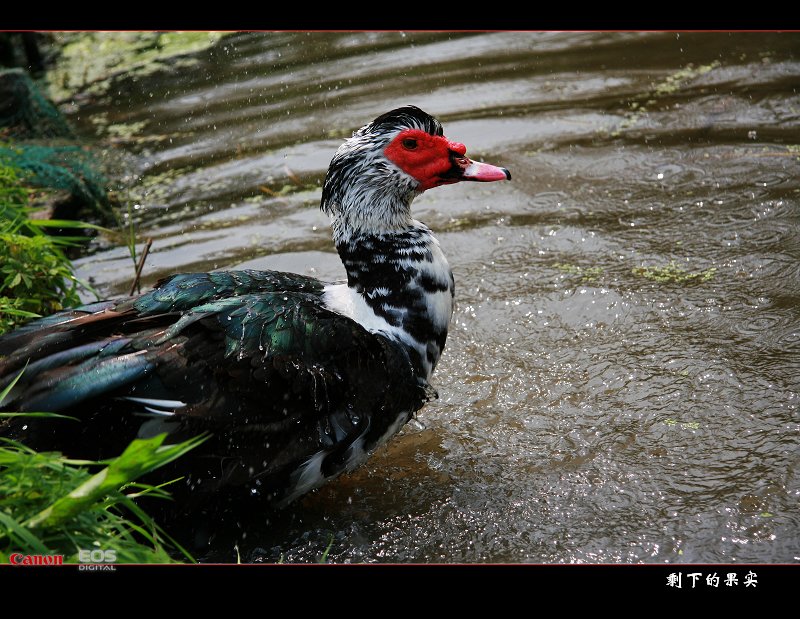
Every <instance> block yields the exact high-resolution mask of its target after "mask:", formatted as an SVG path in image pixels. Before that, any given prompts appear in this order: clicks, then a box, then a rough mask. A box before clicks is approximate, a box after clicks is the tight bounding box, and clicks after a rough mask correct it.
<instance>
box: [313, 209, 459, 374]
mask: <svg viewBox="0 0 800 619" xmlns="http://www.w3.org/2000/svg"><path fill="white" fill-rule="evenodd" d="M336 249H337V250H338V251H339V256H340V257H341V259H342V262H343V263H344V266H345V269H346V270H347V286H346V287H345V286H340V287H329V288H328V290H327V291H326V294H327V295H328V296H327V298H326V301H327V303H328V305H329V306H330V307H331V308H332V309H335V310H337V311H340V312H341V313H344V314H346V315H349V316H350V317H351V318H353V319H354V320H356V321H357V322H359V323H361V324H362V325H363V326H364V327H365V328H366V329H368V330H369V331H372V332H375V333H383V334H384V335H386V336H388V337H391V338H394V339H396V340H398V341H400V342H401V343H403V344H404V345H405V346H406V347H407V348H408V351H409V355H410V358H411V362H412V364H413V365H414V367H415V369H416V371H417V375H418V376H419V377H420V378H422V379H424V380H426V381H427V380H428V379H429V378H430V375H431V373H432V372H433V370H434V368H435V367H436V363H437V362H438V361H439V356H440V355H441V353H442V349H443V348H444V344H445V340H446V339H447V329H448V327H449V325H450V317H451V315H452V309H453V294H454V283H453V274H452V271H451V270H450V266H449V265H448V264H447V259H446V258H445V257H444V254H443V253H442V250H441V249H440V248H439V243H438V241H437V240H436V238H435V237H434V236H433V234H432V233H431V231H430V230H429V229H428V228H427V226H425V225H424V224H422V223H420V222H418V221H414V220H411V221H410V223H409V225H408V226H407V227H406V228H405V229H403V230H401V231H393V232H391V233H388V232H387V233H380V234H368V233H360V234H356V235H352V236H350V237H348V238H339V239H337V244H336Z"/></svg>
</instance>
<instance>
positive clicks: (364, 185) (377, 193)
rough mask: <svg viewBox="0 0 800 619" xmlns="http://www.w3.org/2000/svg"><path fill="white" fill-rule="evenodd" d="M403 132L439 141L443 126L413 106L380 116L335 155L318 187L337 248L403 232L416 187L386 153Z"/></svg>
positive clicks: (410, 223) (417, 184) (417, 186)
mask: <svg viewBox="0 0 800 619" xmlns="http://www.w3.org/2000/svg"><path fill="white" fill-rule="evenodd" d="M406 129H420V130H422V131H425V132H426V133H429V134H430V135H435V136H441V135H443V129H442V125H441V123H440V122H439V121H438V120H436V119H435V118H434V117H433V116H431V115H430V114H427V113H425V112H423V111H422V110H421V109H419V108H418V107H416V106H414V105H407V106H404V107H400V108H397V109H395V110H392V111H390V112H386V113H385V114H382V115H380V116H378V117H377V118H376V119H375V120H373V121H372V122H371V123H369V124H367V125H365V126H363V127H361V129H359V130H358V131H356V132H355V133H353V137H351V138H350V139H348V140H347V141H345V142H344V144H342V145H341V146H340V147H339V149H338V150H337V151H336V154H335V155H334V156H333V159H332V160H331V164H330V167H329V168H328V174H327V176H326V177H325V183H324V185H323V187H322V201H321V204H320V207H321V208H322V210H323V211H324V212H325V213H327V214H328V215H330V217H331V227H332V229H333V239H334V242H335V243H336V245H337V246H338V245H339V244H341V243H345V242H347V241H349V240H350V239H351V238H353V237H355V236H361V235H370V234H385V233H392V232H400V231H403V230H407V229H408V228H409V227H410V226H411V225H412V219H411V202H412V201H413V199H414V198H415V197H416V196H418V195H419V194H420V193H421V192H420V190H419V185H420V183H419V181H418V180H417V179H415V178H414V177H412V176H410V175H409V174H407V173H406V172H404V171H403V170H401V169H400V168H399V167H398V166H397V165H395V164H394V163H393V162H392V161H390V160H389V159H388V158H387V157H386V156H385V155H384V150H385V149H386V147H387V146H388V145H389V144H390V143H391V141H392V140H393V139H394V138H395V137H396V136H397V135H398V134H399V133H400V132H401V131H404V130H406Z"/></svg>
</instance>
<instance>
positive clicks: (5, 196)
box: [0, 165, 97, 333]
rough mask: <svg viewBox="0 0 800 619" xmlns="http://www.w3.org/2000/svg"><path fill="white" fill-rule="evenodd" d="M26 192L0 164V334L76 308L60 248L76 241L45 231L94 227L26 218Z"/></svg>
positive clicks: (74, 283)
mask: <svg viewBox="0 0 800 619" xmlns="http://www.w3.org/2000/svg"><path fill="white" fill-rule="evenodd" d="M28 199H29V190H28V189H26V188H25V187H24V186H23V184H22V182H21V181H20V179H19V177H18V175H17V172H16V171H15V170H14V168H12V167H9V166H5V165H0V333H4V332H5V331H8V330H10V329H12V328H14V327H16V326H18V325H19V324H22V323H23V322H25V321H26V320H27V319H29V318H33V317H36V316H40V315H45V314H50V313H52V312H55V311H58V310H60V309H63V308H64V307H70V306H74V305H79V304H80V297H79V295H78V290H79V288H81V287H83V288H86V289H89V287H88V286H87V285H86V284H84V283H83V282H81V281H80V280H78V279H77V278H76V277H75V275H74V274H73V273H72V266H71V263H70V261H69V259H68V258H67V257H66V256H65V255H64V253H63V252H62V250H61V248H62V247H64V246H65V245H70V244H74V243H75V241H76V239H75V237H55V236H50V235H48V234H46V233H45V231H44V228H46V227H51V226H58V227H62V228H83V227H95V228H97V226H91V225H90V224H82V223H78V222H72V221H59V220H36V219H29V215H30V209H29V208H28Z"/></svg>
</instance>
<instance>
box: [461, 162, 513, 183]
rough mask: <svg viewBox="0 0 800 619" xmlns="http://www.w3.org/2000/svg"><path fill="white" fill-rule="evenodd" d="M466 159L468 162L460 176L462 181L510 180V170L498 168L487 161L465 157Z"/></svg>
mask: <svg viewBox="0 0 800 619" xmlns="http://www.w3.org/2000/svg"><path fill="white" fill-rule="evenodd" d="M467 161H468V162H469V163H468V164H467V166H466V167H465V168H464V175H463V176H462V177H461V180H462V181H480V182H484V183H487V182H491V181H510V180H511V172H509V171H508V170H506V169H505V168H498V167H497V166H494V165H490V164H488V163H478V162H477V161H472V160H471V159H467Z"/></svg>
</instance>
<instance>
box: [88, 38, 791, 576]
mask: <svg viewBox="0 0 800 619" xmlns="http://www.w3.org/2000/svg"><path fill="white" fill-rule="evenodd" d="M197 59H198V60H199V62H198V63H196V64H195V65H193V66H191V67H188V68H187V67H185V66H181V67H180V68H175V69H172V70H169V69H167V70H166V71H162V72H159V73H155V74H153V75H150V76H140V77H137V78H127V79H121V80H118V81H117V82H116V83H115V84H114V87H113V88H111V89H110V90H109V94H108V95H107V96H106V97H105V98H104V99H102V100H100V101H96V102H94V103H90V104H85V105H84V106H83V107H81V108H79V110H78V112H76V113H75V114H74V115H73V118H74V119H75V122H76V124H78V125H79V126H81V127H82V129H83V130H84V132H85V133H86V134H93V133H95V132H98V133H99V137H100V138H101V139H103V138H105V137H106V135H105V134H104V129H103V126H102V125H96V124H94V123H92V122H91V119H92V118H93V117H96V116H98V115H100V114H103V113H104V114H106V115H107V118H108V121H109V122H113V123H115V124H118V125H119V124H129V125H132V126H133V125H134V123H144V124H143V128H142V129H141V130H140V131H139V133H138V135H137V136H136V139H135V140H130V141H128V142H127V143H125V144H123V145H122V146H119V145H117V146H116V147H114V148H110V152H109V157H110V159H114V160H117V162H118V163H117V165H119V166H120V167H121V168H123V169H124V170H125V171H126V173H127V174H129V175H130V176H131V177H132V179H133V180H132V182H131V183H130V186H129V188H128V189H125V190H124V191H123V192H122V196H123V199H127V200H130V201H131V202H135V203H136V204H139V205H140V208H139V209H137V210H136V211H135V212H134V215H135V220H136V223H137V229H138V234H139V237H140V238H141V239H145V238H147V237H152V238H153V239H154V244H153V250H152V252H151V254H150V258H149V259H148V264H147V269H146V277H145V283H146V284H151V283H153V282H155V281H156V280H157V279H158V278H159V277H162V276H164V275H166V274H169V273H173V272H175V271H180V270H208V269H216V268H220V269H221V268H238V267H247V268H274V269H280V270H291V271H297V272H300V273H306V274H313V275H316V276H318V277H322V278H325V279H334V278H338V277H340V276H341V275H342V274H343V270H342V268H341V265H340V264H339V262H338V258H337V256H336V254H335V252H334V251H333V247H332V244H331V241H330V237H329V230H328V227H327V219H326V218H325V217H324V216H323V215H322V214H320V213H319V212H318V209H317V204H318V201H319V194H320V190H319V186H320V182H321V180H322V178H323V176H324V173H325V168H326V166H327V164H328V161H329V160H330V157H331V155H332V154H333V152H334V151H335V149H336V147H337V146H338V144H339V143H340V141H341V138H342V136H345V135H348V134H349V132H351V131H352V130H353V129H355V128H357V127H359V126H360V125H362V124H364V123H365V122H367V121H368V120H370V119H372V118H374V117H375V116H377V115H378V114H380V113H382V112H384V111H386V110H388V109H391V108H393V107H396V106H398V105H401V104H405V103H414V104H416V105H419V106H420V107H422V108H423V109H425V110H426V111H429V112H431V113H433V114H435V115H436V116H438V117H439V118H440V119H441V120H442V121H443V123H444V125H445V130H446V135H448V136H449V137H450V138H451V139H455V140H458V141H461V142H464V143H465V144H467V146H468V148H469V153H470V154H471V155H472V156H473V157H477V158H481V157H485V158H486V159H487V160H490V161H492V162H493V163H495V164H498V165H503V166H505V167H508V168H509V169H510V170H512V172H513V177H514V180H513V182H511V183H506V184H501V185H497V186H492V187H491V188H483V187H480V186H477V187H476V186H470V187H460V186H458V185H455V186H451V187H445V188H441V189H437V190H436V191H433V192H429V193H428V194H426V195H424V196H423V197H421V198H420V199H418V200H417V202H415V212H416V215H417V217H418V218H419V219H421V220H422V221H425V222H426V223H428V225H430V226H431V227H432V228H433V229H434V230H436V231H437V232H438V236H439V239H440V241H441V244H442V247H443V248H444V250H445V253H446V254H447V255H448V257H449V258H450V263H451V265H452V267H453V270H454V272H455V277H456V288H457V307H456V311H455V316H454V323H453V328H452V334H451V336H450V339H449V340H448V344H447V349H446V351H445V354H444V356H443V359H442V361H441V363H440V366H439V368H438V369H437V374H436V376H435V382H436V384H437V386H438V388H439V392H440V394H441V399H440V400H439V401H437V402H434V403H432V404H430V405H429V406H427V407H426V408H425V409H424V410H423V411H422V412H421V413H420V415H419V419H418V422H414V423H413V424H411V425H410V426H409V427H408V428H407V429H406V430H405V431H404V433H403V434H402V435H401V436H400V437H398V438H397V439H396V440H395V441H394V442H393V443H392V444H391V445H390V446H388V448H387V449H385V450H384V451H383V452H381V453H379V454H376V456H375V457H373V459H372V460H371V461H370V462H369V463H368V464H367V465H366V466H365V467H364V468H362V469H361V470H359V471H357V472H355V473H354V474H352V475H350V476H349V477H347V478H342V479H340V480H338V481H337V482H335V483H333V484H330V485H329V486H328V487H325V488H323V489H321V490H320V491H318V492H316V493H314V494H313V495H311V496H309V497H308V498H306V499H305V500H303V501H302V502H301V503H300V504H298V505H296V506H294V507H292V508H290V509H289V510H287V511H285V512H283V513H281V514H279V515H277V516H270V517H269V522H267V516H251V517H250V521H248V522H247V523H245V524H239V525H234V524H232V525H231V531H228V532H219V534H218V535H217V536H216V537H215V538H214V541H213V543H212V545H211V546H210V547H209V548H206V549H195V550H196V552H197V553H198V554H199V555H200V556H205V557H207V558H211V559H215V560H222V561H229V560H235V559H236V551H235V550H234V544H238V548H239V550H240V551H241V553H242V557H243V559H245V560H256V561H273V560H278V559H279V558H280V557H281V556H283V557H284V560H286V561H315V560H317V559H318V558H319V556H320V555H321V554H322V552H323V551H324V549H325V548H326V547H327V546H328V543H329V539H330V536H331V535H333V540H334V541H333V544H332V546H331V550H330V555H329V559H330V560H333V561H426V562H428V561H445V562H451V561H464V562H474V561H494V562H518V561H529V562H598V561H602V562H617V561H621V562H665V561H668V562H680V561H703V562H731V561H737V562H791V561H796V560H798V559H800V512H798V510H797V504H798V497H799V496H800V480H798V475H797V470H798V462H800V457H799V456H800V451H798V442H799V441H798V429H800V419H798V411H797V406H798V388H799V387H800V385H798V373H799V372H798V370H800V320H798V318H799V317H798V312H799V310H798V308H800V303H798V295H799V294H800V281H799V280H800V260H799V259H800V233H798V220H800V217H799V216H798V213H800V181H798V179H800V145H799V143H798V137H799V136H800V94H798V92H797V84H798V79H800V35H798V34H748V33H744V34H742V33H740V34H680V35H677V34H671V33H618V34H602V33H491V34H474V33H460V34H448V33H417V34H408V33H313V34H312V33H275V34H234V35H228V36H226V37H224V38H223V39H222V40H221V41H220V42H219V43H218V44H217V45H216V46H215V47H213V48H212V49H211V50H210V51H207V52H203V53H201V54H198V55H197ZM671 263H672V266H671V267H670V269H671V270H670V271H666V270H665V269H666V268H667V267H668V266H669V265H670V264H671ZM664 273H671V275H669V274H668V275H663V274H664ZM79 274H80V275H81V276H82V277H86V278H91V279H93V281H94V282H95V283H96V285H97V286H98V287H99V288H100V289H101V291H102V292H104V293H105V294H108V295H111V294H121V293H123V292H124V291H125V290H126V289H127V287H128V285H129V279H130V275H131V267H130V258H129V256H128V253H127V249H125V248H120V247H108V246H102V245H98V247H97V248H96V251H95V252H94V253H93V254H92V255H91V256H89V257H87V258H85V259H82V260H81V261H80V273H79ZM659 274H662V275H663V276H662V277H661V278H660V279H659V278H658V277H657V276H658V275H659ZM702 274H706V276H705V277H701V275H702Z"/></svg>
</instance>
